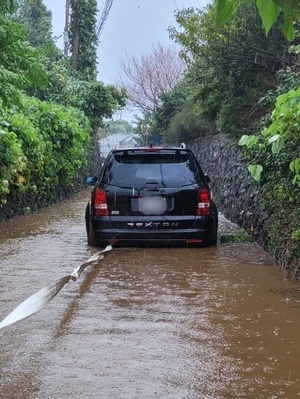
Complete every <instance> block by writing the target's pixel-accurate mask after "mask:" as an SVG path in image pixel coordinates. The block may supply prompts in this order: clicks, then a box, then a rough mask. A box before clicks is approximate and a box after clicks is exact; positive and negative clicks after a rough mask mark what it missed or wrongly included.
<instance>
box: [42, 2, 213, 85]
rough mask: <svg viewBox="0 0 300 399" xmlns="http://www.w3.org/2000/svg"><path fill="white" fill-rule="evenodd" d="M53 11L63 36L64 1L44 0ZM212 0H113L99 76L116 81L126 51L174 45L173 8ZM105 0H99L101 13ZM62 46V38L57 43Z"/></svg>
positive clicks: (100, 50)
mask: <svg viewBox="0 0 300 399" xmlns="http://www.w3.org/2000/svg"><path fill="white" fill-rule="evenodd" d="M43 1H44V4H45V5H46V7H47V8H48V9H49V10H51V11H52V25H53V33H54V35H56V36H60V35H61V34H62V32H63V30H64V24H65V0H43ZM209 2H210V1H209V0H114V1H113V3H112V7H111V10H110V13H109V15H108V18H107V19H106V22H105V25H104V29H103V31H102V34H101V36H100V43H99V47H98V79H99V80H101V81H103V82H104V83H106V84H114V83H116V81H117V80H118V79H119V77H120V74H121V70H120V63H121V60H124V59H125V54H126V53H127V54H129V55H131V54H134V55H139V54H141V53H143V54H145V53H147V52H148V51H149V49H150V47H151V45H152V44H156V43H157V42H161V43H166V44H171V43H172V41H170V39H169V35H168V31H167V29H168V27H169V26H174V25H175V26H176V22H175V19H174V11H175V10H176V9H179V10H181V9H183V8H188V7H194V8H200V9H202V8H204V7H205V6H206V5H207V4H208V3H209ZM104 3H105V0H98V9H99V16H100V13H101V10H102V9H103V6H104ZM57 44H58V46H59V47H60V48H61V49H62V48H63V41H62V38H61V39H60V40H59V41H58V42H57Z"/></svg>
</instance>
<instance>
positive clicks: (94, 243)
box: [85, 205, 97, 247]
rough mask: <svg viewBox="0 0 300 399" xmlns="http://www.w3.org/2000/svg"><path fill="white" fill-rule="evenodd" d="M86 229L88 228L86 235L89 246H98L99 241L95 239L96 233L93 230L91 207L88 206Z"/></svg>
mask: <svg viewBox="0 0 300 399" xmlns="http://www.w3.org/2000/svg"><path fill="white" fill-rule="evenodd" d="M85 227H86V235H87V242H88V244H89V245H92V246H93V247H96V246H97V240H96V239H95V233H94V231H93V228H92V221H91V217H90V213H89V205H87V207H86V210H85Z"/></svg>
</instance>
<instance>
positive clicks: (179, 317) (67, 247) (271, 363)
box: [0, 191, 300, 399]
mask: <svg viewBox="0 0 300 399" xmlns="http://www.w3.org/2000/svg"><path fill="white" fill-rule="evenodd" d="M88 195H89V191H84V192H82V193H80V194H78V195H76V196H74V197H73V198H72V199H70V200H68V201H65V202H63V203H61V204H58V205H55V206H53V207H49V208H47V209H43V210H41V211H38V212H37V213H34V214H32V215H27V216H24V217H20V218H17V219H14V220H10V221H7V222H5V223H2V224H1V225H0V262H1V263H0V321H1V320H2V319H3V318H4V317H5V316H6V315H7V314H8V313H9V312H10V311H12V310H13V309H14V308H15V307H16V306H17V305H18V304H19V303H20V302H22V301H23V300H24V299H26V298H27V297H28V296H30V295H31V294H33V293H35V292H36V291H38V290H39V289H40V288H42V287H44V286H46V285H47V284H49V283H51V282H52V281H55V280H56V279H59V278H60V277H63V276H65V275H67V274H69V273H71V272H72V271H73V269H74V268H75V267H77V266H79V265H80V264H81V263H82V262H84V261H85V260H87V259H88V258H89V257H90V256H91V255H93V254H94V253H95V252H97V251H98V250H97V249H96V248H92V247H88V246H87V244H86V237H85V228H84V208H85V204H86V202H87V199H88ZM228 228H230V224H229V223H228V222H227V221H226V220H224V218H221V226H220V230H221V231H222V230H226V229H228ZM0 346H1V350H0V398H1V399H70V398H72V399H156V398H157V399H177V398H178V399H192V398H193V399H221V398H222V399H232V398H237V399H242V398H247V399H250V398H251V399H260V398H266V399H275V398H286V399H293V398H300V296H299V290H298V289H297V284H296V282H293V281H291V280H289V279H287V278H285V277H284V275H283V274H282V272H281V271H280V270H279V269H278V268H277V267H275V266H274V265H273V263H272V260H271V259H270V258H269V257H268V255H267V254H266V253H264V252H263V251H262V250H261V249H260V247H258V246H257V245H256V244H252V243H251V244H219V245H218V246H217V247H214V248H202V249H201V248H200V249H197V248H153V249H143V248H115V249H113V251H111V252H110V253H108V254H107V255H106V256H105V258H104V259H103V260H101V261H100V262H99V263H98V264H97V265H96V266H95V267H92V266H90V267H89V268H87V269H85V271H84V272H83V273H82V275H81V276H80V278H79V279H78V280H77V281H76V282H73V281H70V282H69V283H68V284H67V285H66V286H65V287H64V288H63V289H62V290H61V291H60V292H59V294H58V295H57V296H56V297H55V298H54V299H53V300H52V301H51V302H50V303H48V304H47V305H46V307H45V308H44V309H42V310H41V311H40V312H38V313H37V314H35V315H33V316H31V317H29V318H27V319H25V320H23V321H20V322H18V323H16V324H14V325H12V326H9V327H5V328H3V329H2V330H0Z"/></svg>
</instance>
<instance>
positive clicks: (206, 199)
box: [197, 187, 211, 216]
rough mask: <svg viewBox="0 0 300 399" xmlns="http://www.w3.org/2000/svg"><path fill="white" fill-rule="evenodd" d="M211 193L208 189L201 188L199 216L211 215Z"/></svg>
mask: <svg viewBox="0 0 300 399" xmlns="http://www.w3.org/2000/svg"><path fill="white" fill-rule="evenodd" d="M210 200H211V198H210V192H209V189H208V188H204V187H203V188H200V190H199V192H198V207H197V215H198V216H204V215H210Z"/></svg>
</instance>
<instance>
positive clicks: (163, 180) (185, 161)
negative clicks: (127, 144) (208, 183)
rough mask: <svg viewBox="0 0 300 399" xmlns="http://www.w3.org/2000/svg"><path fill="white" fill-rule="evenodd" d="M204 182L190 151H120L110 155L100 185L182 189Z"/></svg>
mask: <svg viewBox="0 0 300 399" xmlns="http://www.w3.org/2000/svg"><path fill="white" fill-rule="evenodd" d="M201 181H203V174H202V172H201V170H200V167H199V165H198V163H197V161H196V159H195V157H194V156H193V154H192V153H191V152H190V151H186V150H164V151H163V152H162V151H153V152H141V151H135V150H127V151H120V152H115V153H112V154H111V158H110V159H109V161H108V163H107V165H106V169H105V172H104V176H103V182H104V183H108V184H112V185H116V186H123V187H128V186H133V187H136V186H139V187H141V186H145V187H149V186H150V187H151V186H154V187H182V186H187V185H191V184H199V183H200V182H201Z"/></svg>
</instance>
